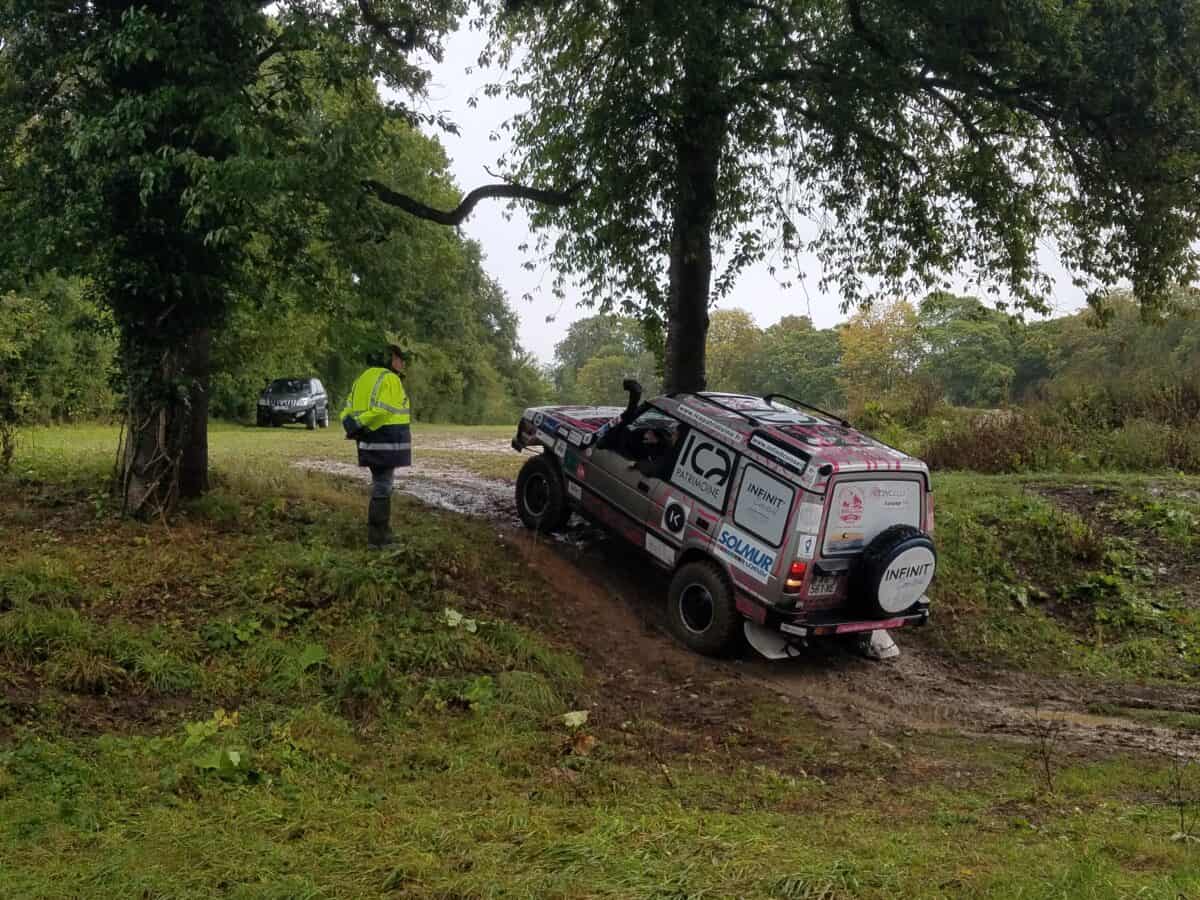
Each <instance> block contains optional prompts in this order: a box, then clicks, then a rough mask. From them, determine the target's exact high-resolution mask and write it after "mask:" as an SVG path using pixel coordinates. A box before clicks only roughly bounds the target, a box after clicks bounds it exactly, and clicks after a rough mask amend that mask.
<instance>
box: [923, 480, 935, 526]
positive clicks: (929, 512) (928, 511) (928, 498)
mask: <svg viewBox="0 0 1200 900" xmlns="http://www.w3.org/2000/svg"><path fill="white" fill-rule="evenodd" d="M924 531H925V533H926V534H933V492H932V491H930V492H929V493H927V494H926V495H925V528H924Z"/></svg>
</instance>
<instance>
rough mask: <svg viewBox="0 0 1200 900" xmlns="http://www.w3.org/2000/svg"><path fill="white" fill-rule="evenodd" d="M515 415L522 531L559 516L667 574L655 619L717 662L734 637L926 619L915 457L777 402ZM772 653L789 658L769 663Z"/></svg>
mask: <svg viewBox="0 0 1200 900" xmlns="http://www.w3.org/2000/svg"><path fill="white" fill-rule="evenodd" d="M625 387H626V390H628V391H629V394H630V400H629V406H628V407H627V408H626V409H625V410H624V411H622V410H621V409H620V408H617V407H580V406H560V407H537V408H533V409H528V410H526V411H525V413H524V415H523V416H522V418H521V422H520V424H519V426H518V429H517V434H516V437H515V438H514V439H513V442H512V444H513V448H514V449H516V450H523V449H524V448H526V447H529V446H532V445H540V446H541V447H542V448H543V450H542V452H541V453H539V454H538V455H537V456H535V457H534V458H532V459H530V460H529V461H528V462H527V463H525V466H524V467H523V468H522V469H521V472H520V475H519V476H518V478H517V488H516V493H517V508H518V510H519V512H520V516H521V519H522V521H523V522H524V523H525V525H526V526H528V527H529V528H533V529H538V530H542V531H552V530H555V529H558V528H561V527H563V526H564V525H565V524H566V523H567V520H568V518H569V517H570V515H571V513H572V512H578V513H580V514H582V515H583V516H585V517H587V518H589V519H592V520H594V521H597V522H599V523H601V524H602V525H604V526H606V527H607V528H608V529H610V530H611V531H613V532H615V533H616V534H618V535H620V536H621V537H623V538H624V539H625V540H627V541H628V542H629V543H631V544H633V545H635V546H637V547H639V548H640V549H641V550H642V551H643V552H645V553H646V554H647V555H648V557H649V558H650V559H651V560H652V561H653V562H654V563H656V564H657V565H658V566H660V567H661V568H663V569H665V570H667V571H668V572H670V573H671V574H672V577H671V582H670V587H669V589H668V592H667V597H668V607H667V610H668V621H669V623H670V627H671V629H672V631H673V632H674V633H675V634H676V635H677V636H678V637H679V639H680V640H681V641H682V642H683V643H685V644H686V645H688V646H689V647H691V648H692V649H694V650H696V651H698V652H700V653H705V654H710V655H719V654H723V653H726V652H728V651H730V650H732V649H733V648H734V647H735V646H736V645H737V643H738V642H739V640H740V636H741V632H743V631H744V632H745V633H746V636H747V637H749V638H750V640H751V643H752V644H754V645H755V646H756V647H760V649H761V647H762V645H763V642H764V640H765V641H766V642H767V643H771V642H775V643H777V644H778V645H780V646H782V647H784V648H786V649H787V650H788V651H793V650H794V649H795V647H796V646H797V645H799V644H802V643H803V642H804V641H805V640H808V639H810V638H817V637H822V636H835V635H856V636H858V637H866V635H867V633H870V632H886V631H888V630H891V629H896V628H901V627H905V626H910V625H923V624H925V622H926V621H927V620H928V618H929V600H928V598H927V597H926V596H925V591H926V589H927V588H928V586H929V583H930V581H931V579H932V578H933V572H934V568H935V567H936V562H937V560H936V552H935V548H934V544H933V540H932V537H931V535H932V532H933V496H932V494H931V492H930V484H929V470H928V468H927V467H926V466H925V464H924V463H923V462H921V461H920V460H917V459H913V458H912V457H910V456H907V455H906V454H904V453H901V452H900V451H899V450H895V449H893V448H891V447H888V446H885V445H884V444H881V443H879V442H878V441H876V440H874V439H872V438H870V437H868V436H866V435H864V434H862V433H860V432H858V431H856V430H854V429H853V428H851V427H850V425H849V423H847V422H845V421H844V420H842V419H840V418H838V417H837V416H834V415H831V414H829V413H825V412H823V411H821V410H819V409H816V408H815V407H811V406H808V405H807V404H805V403H802V402H800V401H797V400H793V399H791V398H789V397H785V396H783V395H778V394H773V395H768V396H766V397H762V398H759V397H751V396H744V395H740V394H722V393H675V394H669V395H666V396H663V397H657V398H655V399H654V400H651V401H649V402H645V403H643V402H641V388H640V386H638V385H637V383H636V382H629V381H627V382H626V383H625ZM774 655H786V654H779V653H776V654H774Z"/></svg>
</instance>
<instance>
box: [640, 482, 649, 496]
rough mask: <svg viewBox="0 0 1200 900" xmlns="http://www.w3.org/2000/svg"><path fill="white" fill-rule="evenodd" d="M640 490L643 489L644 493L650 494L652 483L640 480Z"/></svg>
mask: <svg viewBox="0 0 1200 900" xmlns="http://www.w3.org/2000/svg"><path fill="white" fill-rule="evenodd" d="M638 490H639V491H641V492H642V493H643V494H648V493H650V485H648V484H646V482H644V481H639V482H638Z"/></svg>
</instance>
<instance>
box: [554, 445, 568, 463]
mask: <svg viewBox="0 0 1200 900" xmlns="http://www.w3.org/2000/svg"><path fill="white" fill-rule="evenodd" d="M554 455H555V456H557V457H558V458H559V459H562V458H563V457H564V456H566V455H567V444H566V442H565V441H555V442H554Z"/></svg>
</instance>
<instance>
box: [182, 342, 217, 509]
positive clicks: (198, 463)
mask: <svg viewBox="0 0 1200 900" xmlns="http://www.w3.org/2000/svg"><path fill="white" fill-rule="evenodd" d="M211 359H212V331H210V330H209V329H208V328H201V329H199V330H198V331H196V333H195V334H194V335H193V336H192V340H191V341H190V342H189V345H188V353H187V358H186V360H185V361H184V374H185V375H186V376H187V380H188V381H189V382H190V384H189V390H188V401H189V406H190V409H189V413H190V416H191V422H190V425H189V428H188V435H187V442H186V443H185V444H184V446H183V458H182V460H181V462H180V466H179V496H180V497H185V498H187V497H199V496H200V495H201V494H203V493H204V492H205V491H207V490H208V386H209V374H210V362H211Z"/></svg>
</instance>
